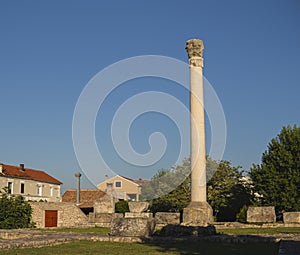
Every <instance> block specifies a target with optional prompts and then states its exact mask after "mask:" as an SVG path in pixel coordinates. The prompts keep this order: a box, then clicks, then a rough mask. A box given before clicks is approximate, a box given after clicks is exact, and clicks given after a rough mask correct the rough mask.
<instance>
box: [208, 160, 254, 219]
mask: <svg viewBox="0 0 300 255" xmlns="http://www.w3.org/2000/svg"><path fill="white" fill-rule="evenodd" d="M239 168H240V167H234V166H232V165H231V163H230V162H229V161H221V162H220V163H219V165H218V168H217V171H216V172H215V173H214V175H213V177H212V178H211V179H210V180H209V181H208V183H207V200H208V203H209V204H210V205H211V207H212V208H213V211H214V215H215V217H216V219H217V220H218V221H235V219H236V214H237V213H238V212H239V211H240V209H241V208H242V206H243V205H245V204H246V205H248V204H249V203H250V191H249V189H248V187H247V185H246V183H245V182H243V181H242V179H241V178H242V174H241V173H240V171H239Z"/></svg>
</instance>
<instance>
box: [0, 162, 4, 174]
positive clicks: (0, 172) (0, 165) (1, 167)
mask: <svg viewBox="0 0 300 255" xmlns="http://www.w3.org/2000/svg"><path fill="white" fill-rule="evenodd" d="M3 170H4V169H3V164H2V163H0V174H2V173H3Z"/></svg>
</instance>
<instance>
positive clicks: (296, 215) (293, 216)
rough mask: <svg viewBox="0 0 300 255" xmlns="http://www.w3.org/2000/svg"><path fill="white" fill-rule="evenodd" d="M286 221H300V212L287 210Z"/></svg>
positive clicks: (284, 220)
mask: <svg viewBox="0 0 300 255" xmlns="http://www.w3.org/2000/svg"><path fill="white" fill-rule="evenodd" d="M283 222H284V223H300V212H285V213H283Z"/></svg>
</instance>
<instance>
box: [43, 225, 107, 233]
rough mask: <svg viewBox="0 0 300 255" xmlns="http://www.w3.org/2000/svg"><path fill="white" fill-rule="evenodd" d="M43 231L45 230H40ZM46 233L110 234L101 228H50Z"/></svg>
mask: <svg viewBox="0 0 300 255" xmlns="http://www.w3.org/2000/svg"><path fill="white" fill-rule="evenodd" d="M41 230H45V229H41ZM46 231H54V232H73V233H96V234H102V235H107V234H108V233H109V232H110V228H102V227H92V228H51V229H46Z"/></svg>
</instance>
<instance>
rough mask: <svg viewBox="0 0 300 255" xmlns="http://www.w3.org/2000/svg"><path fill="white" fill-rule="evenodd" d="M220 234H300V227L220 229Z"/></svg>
mask: <svg viewBox="0 0 300 255" xmlns="http://www.w3.org/2000/svg"><path fill="white" fill-rule="evenodd" d="M217 232H218V233H220V234H236V235H243V234H249V235H255V234H295V233H298V234H300V227H297V228H233V229H219V230H217Z"/></svg>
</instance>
